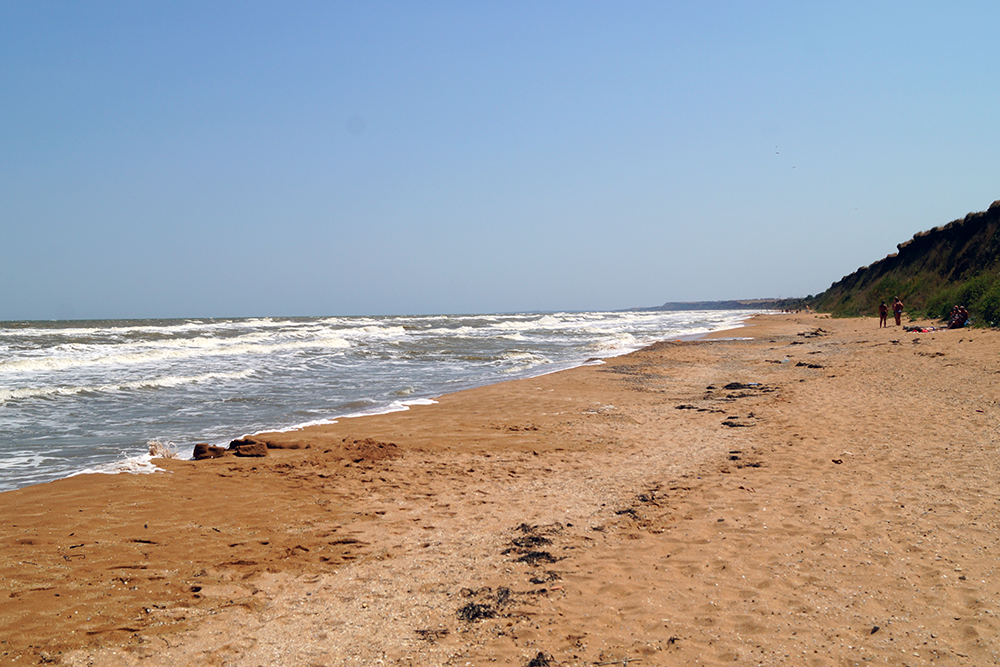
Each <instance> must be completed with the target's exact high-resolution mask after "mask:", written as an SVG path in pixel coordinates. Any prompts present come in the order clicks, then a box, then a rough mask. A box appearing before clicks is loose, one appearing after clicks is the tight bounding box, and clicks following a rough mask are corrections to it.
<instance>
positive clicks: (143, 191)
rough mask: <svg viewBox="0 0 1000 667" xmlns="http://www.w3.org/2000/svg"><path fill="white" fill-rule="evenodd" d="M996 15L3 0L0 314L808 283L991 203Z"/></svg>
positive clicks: (396, 309) (388, 307)
mask: <svg viewBox="0 0 1000 667" xmlns="http://www.w3.org/2000/svg"><path fill="white" fill-rule="evenodd" d="M998 25H1000V3H996V2H980V3H971V2H970V3H959V4H957V5H956V4H954V3H921V2H896V3H879V2H875V3H872V2H870V1H869V2H830V3H822V4H819V5H817V4H816V3H802V2H788V3H774V2H714V1H713V2H666V1H661V2H610V1H609V2H583V1H579V0H574V1H573V2H535V1H532V2H524V3H518V2H502V3H500V2H498V3H485V2H453V3H452V2H316V3H309V2H294V3H280V2H269V3H261V2H117V3H112V2H85V1H83V2H58V3H57V2H44V1H35V0H32V1H30V2H29V1H24V2H20V1H14V0H10V1H7V2H2V3H0V239H2V241H0V281H2V289H0V319H5V320H10V319H49V318H110V317H188V316H192V317H207V316H241V315H247V316H249V315H327V314H329V315H335V314H345V315H347V314H398V313H454V312H496V311H519V310H592V309H619V308H626V307H632V306H651V305H658V304H660V303H663V302H664V301H682V300H685V301H686V300H704V299H727V298H746V297H770V296H804V295H806V294H809V293H816V292H820V291H822V290H824V289H826V288H827V287H828V286H829V285H830V283H832V282H833V281H835V280H838V279H840V278H841V277H842V276H844V275H846V274H848V273H850V272H852V271H854V270H855V269H856V268H858V267H859V266H862V265H866V264H869V263H871V262H872V261H874V260H877V259H880V258H882V257H884V256H885V255H887V254H889V253H891V252H894V251H895V246H896V244H897V243H900V242H903V241H905V240H907V239H909V238H910V237H912V235H913V234H914V233H916V232H918V231H922V230H926V229H929V228H931V227H934V226H937V225H940V224H943V223H947V222H949V221H951V220H953V219H955V218H959V217H962V216H964V215H965V214H966V213H968V212H970V211H979V210H985V209H986V208H987V207H988V206H989V205H990V203H991V202H992V201H993V200H995V199H1000V159H998V157H997V156H998V154H1000V151H998V149H1000V122H998V118H1000V56H998V53H997V48H996V27H997V26H998Z"/></svg>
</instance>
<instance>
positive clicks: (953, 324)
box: [948, 306, 969, 329]
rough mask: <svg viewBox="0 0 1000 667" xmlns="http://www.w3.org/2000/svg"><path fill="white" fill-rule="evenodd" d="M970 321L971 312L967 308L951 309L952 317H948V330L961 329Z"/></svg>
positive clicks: (957, 307)
mask: <svg viewBox="0 0 1000 667" xmlns="http://www.w3.org/2000/svg"><path fill="white" fill-rule="evenodd" d="M968 321H969V311H968V310H966V309H965V306H955V307H954V308H952V309H951V315H949V316H948V328H949V329H961V328H962V327H964V326H965V323H966V322H968Z"/></svg>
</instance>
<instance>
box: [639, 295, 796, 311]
mask: <svg viewBox="0 0 1000 667" xmlns="http://www.w3.org/2000/svg"><path fill="white" fill-rule="evenodd" d="M806 298H808V297H806ZM805 302H806V299H802V298H795V299H731V300H728V301H668V302H667V303H665V304H663V305H662V306H652V307H649V308H630V309H629V310H641V311H656V310H755V309H756V310H799V309H801V308H803V307H804V305H805Z"/></svg>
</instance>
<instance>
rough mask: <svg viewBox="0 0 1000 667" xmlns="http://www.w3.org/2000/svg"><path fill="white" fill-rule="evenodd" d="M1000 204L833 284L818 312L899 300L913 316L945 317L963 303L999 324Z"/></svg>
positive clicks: (851, 310) (858, 309) (854, 311)
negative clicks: (952, 308)
mask: <svg viewBox="0 0 1000 667" xmlns="http://www.w3.org/2000/svg"><path fill="white" fill-rule="evenodd" d="M998 228H1000V200H998V201H995V202H993V204H992V205H991V206H990V208H989V210H987V211H982V212H979V213H970V214H968V215H967V216H965V217H964V218H961V219H959V220H955V221H953V222H950V223H948V224H947V225H944V226H942V227H935V228H934V229H932V230H930V231H927V232H920V233H918V234H916V235H915V236H914V237H913V238H912V239H911V240H909V241H906V242H905V243H900V244H899V245H898V246H897V248H898V250H899V252H896V253H894V254H892V255H889V256H888V257H886V258H885V259H882V260H879V261H877V262H875V263H874V264H872V265H870V266H865V267H862V268H860V269H858V270H857V271H855V272H854V273H852V274H850V275H848V276H845V277H844V278H842V279H841V280H839V281H837V282H835V283H833V285H831V286H830V288H829V289H827V290H826V291H825V292H823V293H822V294H820V295H818V296H817V297H816V299H815V301H814V305H815V307H816V308H817V309H818V310H823V311H828V312H831V313H833V314H834V315H845V316H849V315H871V314H873V313H876V312H877V311H878V305H879V303H880V302H881V301H885V302H886V303H889V302H891V300H892V297H893V296H899V297H900V298H901V299H902V300H903V302H904V303H905V304H906V306H907V310H908V311H909V312H910V313H913V314H920V315H924V316H929V317H945V316H946V315H947V313H948V311H950V310H951V307H952V306H953V305H955V304H958V303H961V304H962V305H965V306H966V307H968V308H969V309H970V311H972V314H973V317H974V318H979V321H980V322H981V323H989V324H993V323H998V322H1000V236H998V234H997V232H998Z"/></svg>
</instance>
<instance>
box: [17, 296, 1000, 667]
mask: <svg viewBox="0 0 1000 667" xmlns="http://www.w3.org/2000/svg"><path fill="white" fill-rule="evenodd" d="M726 336H740V337H743V336H748V337H751V339H750V340H733V339H725V338H726ZM717 338H721V339H716V340H712V339H708V340H700V341H685V342H667V343H660V344H657V345H654V346H651V347H649V348H646V349H644V350H642V351H639V352H636V353H633V354H631V355H627V356H624V357H619V358H615V359H611V360H608V362H607V363H605V364H601V365H593V366H585V367H581V368H577V369H573V370H570V371H565V372H560V373H554V374H551V375H546V376H542V377H538V378H533V379H527V380H519V381H514V382H508V383H504V384H499V385H493V386H490V387H484V388H480V389H475V390H471V391H465V392H460V393H457V394H453V395H449V396H445V397H442V398H441V399H440V401H439V403H438V404H437V405H432V406H419V407H415V408H413V409H412V410H410V411H408V412H404V413H395V414H391V415H382V416H377V417H365V418H358V419H348V420H342V421H341V422H340V423H338V424H335V425H331V426H325V427H315V428H311V429H308V430H306V431H301V432H295V433H287V434H271V435H268V436H264V438H265V439H266V440H268V441H269V442H271V444H272V445H273V446H285V447H307V448H303V449H270V450H269V455H268V456H267V457H266V458H236V457H226V458H222V459H215V460H209V461H199V462H192V461H175V460H161V461H159V464H160V465H161V466H162V467H163V468H165V469H166V470H167V472H164V473H158V474H154V475H143V476H128V475H118V476H114V477H108V476H102V475H88V476H80V477H76V478H72V479H68V480H61V481H59V482H54V483H51V484H43V485H38V486H35V487H30V488H27V489H21V490H17V491H11V492H6V493H2V494H0V507H2V509H3V513H4V517H5V520H4V522H3V525H2V527H0V601H2V604H0V662H3V663H5V664H35V663H38V662H49V663H55V664H66V665H95V666H102V665H239V666H242V665H246V666H255V667H256V666H258V665H277V664H280V665H308V666H316V665H376V664H382V665H486V664H499V665H518V666H523V665H534V666H536V667H537V666H540V665H557V664H558V665H593V664H632V662H631V661H635V664H639V665H681V664H705V665H722V664H726V665H732V664H738V665H749V664H754V665H756V664H764V665H779V664H785V665H848V664H850V665H853V664H859V665H860V664H892V665H903V664H908V665H923V664H942V665H950V664H954V665H986V664H996V663H997V662H998V661H1000V658H998V655H997V651H998V649H1000V640H998V639H997V637H998V630H1000V627H998V620H997V614H998V613H1000V604H998V594H1000V578H998V577H997V576H996V568H997V566H998V564H1000V560H998V559H1000V532H998V527H1000V489H998V488H997V484H996V480H997V478H998V474H1000V454H998V449H997V442H996V440H997V437H996V433H997V426H998V417H1000V410H998V406H997V400H998V398H1000V396H998V395H1000V388H998V385H997V381H998V380H1000V362H998V359H997V353H996V351H997V350H998V349H1000V333H998V332H994V331H979V330H976V331H964V330H963V331H941V332H933V333H922V334H910V333H906V332H903V331H902V330H900V329H899V328H896V327H890V328H889V329H881V330H880V329H878V328H877V320H876V319H857V320H832V319H828V318H825V317H822V316H814V315H807V314H802V315H780V316H764V317H758V318H755V319H754V320H753V321H752V322H751V326H748V327H746V328H744V329H739V330H736V331H733V332H728V333H727V334H724V335H723V336H721V337H717ZM638 661H641V662H638Z"/></svg>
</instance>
